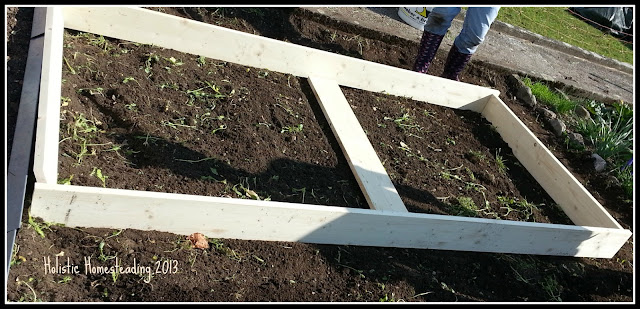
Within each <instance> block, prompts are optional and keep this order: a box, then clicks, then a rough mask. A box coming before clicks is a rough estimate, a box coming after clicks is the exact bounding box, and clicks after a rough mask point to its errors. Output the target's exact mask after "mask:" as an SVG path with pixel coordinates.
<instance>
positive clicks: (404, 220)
mask: <svg viewBox="0 0 640 309" xmlns="http://www.w3.org/2000/svg"><path fill="white" fill-rule="evenodd" d="M31 213H32V215H33V216H37V217H40V218H42V219H44V220H45V221H47V222H56V223H63V224H65V225H66V226H69V227H98V228H112V229H125V228H126V229H140V230H156V231H164V232H170V233H175V234H180V235H189V234H191V233H194V232H200V233H203V234H204V235H206V236H207V237H214V238H234V239H248V240H265V241H292V242H305V243H319V244H339V245H363V246H379V247H399V248H424V249H442V250H461V251H480V252H501V253H521V254H539V255H561V256H582V257H594V258H611V257H612V256H613V255H614V254H615V253H616V252H617V251H618V250H619V249H620V247H621V246H622V245H623V244H624V243H625V241H626V240H627V239H628V238H629V236H630V232H629V231H626V230H618V229H607V228H593V227H579V226H572V225H551V224H544V223H532V222H516V221H507V220H491V219H482V218H465V217H454V216H443V215H430V214H415V213H405V212H389V211H378V210H371V209H357V208H344V207H335V206H317V205H307V204H296V203H282V202H273V201H269V202H266V201H256V200H246V199H231V198H222V197H210V196H193V195H185V194H169V193H158V192H148V191H134V190H121V189H107V188H96V187H78V186H69V185H57V184H42V183H36V184H35V188H34V195H33V201H32V205H31Z"/></svg>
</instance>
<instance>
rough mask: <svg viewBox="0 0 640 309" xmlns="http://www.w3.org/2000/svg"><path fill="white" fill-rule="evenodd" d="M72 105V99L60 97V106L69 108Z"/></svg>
mask: <svg viewBox="0 0 640 309" xmlns="http://www.w3.org/2000/svg"><path fill="white" fill-rule="evenodd" d="M69 103H71V98H69V97H60V106H67V105H69Z"/></svg>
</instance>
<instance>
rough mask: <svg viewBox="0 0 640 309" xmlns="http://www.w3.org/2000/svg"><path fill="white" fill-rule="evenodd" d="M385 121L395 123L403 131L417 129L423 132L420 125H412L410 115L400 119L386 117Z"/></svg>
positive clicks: (404, 115) (405, 114) (403, 115)
mask: <svg viewBox="0 0 640 309" xmlns="http://www.w3.org/2000/svg"><path fill="white" fill-rule="evenodd" d="M384 120H391V121H393V122H394V123H395V124H396V126H397V127H398V128H400V129H401V130H409V129H413V128H417V129H418V130H421V128H420V126H419V125H417V124H412V123H411V121H412V119H411V117H410V116H409V113H404V114H402V116H400V117H398V118H391V117H384Z"/></svg>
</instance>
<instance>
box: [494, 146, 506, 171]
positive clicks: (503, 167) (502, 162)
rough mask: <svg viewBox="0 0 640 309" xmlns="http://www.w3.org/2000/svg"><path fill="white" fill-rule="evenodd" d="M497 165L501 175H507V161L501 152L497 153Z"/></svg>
mask: <svg viewBox="0 0 640 309" xmlns="http://www.w3.org/2000/svg"><path fill="white" fill-rule="evenodd" d="M496 164H497V165H498V170H499V171H500V173H502V174H505V173H506V172H507V170H508V169H509V168H507V166H506V165H505V160H504V159H503V158H502V156H501V155H500V150H498V151H496Z"/></svg>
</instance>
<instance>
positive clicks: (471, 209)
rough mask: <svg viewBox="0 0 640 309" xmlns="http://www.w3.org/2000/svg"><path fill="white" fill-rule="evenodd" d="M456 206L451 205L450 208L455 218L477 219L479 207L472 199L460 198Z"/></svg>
mask: <svg viewBox="0 0 640 309" xmlns="http://www.w3.org/2000/svg"><path fill="white" fill-rule="evenodd" d="M456 202H457V203H455V204H450V205H449V208H450V210H451V212H452V215H454V216H463V217H476V216H477V211H478V206H476V203H475V202H474V201H473V199H471V198H470V197H466V196H460V197H458V198H456Z"/></svg>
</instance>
